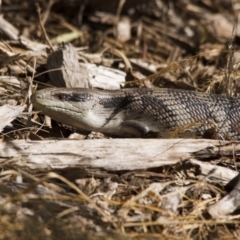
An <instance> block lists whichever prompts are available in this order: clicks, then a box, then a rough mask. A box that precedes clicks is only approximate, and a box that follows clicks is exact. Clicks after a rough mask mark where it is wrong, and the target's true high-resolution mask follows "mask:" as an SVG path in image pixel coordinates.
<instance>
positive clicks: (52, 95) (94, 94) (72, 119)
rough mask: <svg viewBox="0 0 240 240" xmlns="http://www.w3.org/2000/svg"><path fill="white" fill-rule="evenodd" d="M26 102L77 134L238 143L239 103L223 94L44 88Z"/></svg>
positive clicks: (144, 89) (180, 91)
mask: <svg viewBox="0 0 240 240" xmlns="http://www.w3.org/2000/svg"><path fill="white" fill-rule="evenodd" d="M32 102H33V105H34V107H35V108H36V109H38V110H41V111H42V112H43V113H44V114H46V115H48V116H50V117H51V118H53V119H54V120H56V121H59V122H62V123H64V124H67V125H70V126H72V127H74V128H77V129H81V130H87V131H98V132H102V133H106V134H111V135H119V136H137V137H139V136H145V135H148V134H149V133H157V134H158V135H159V136H160V137H162V138H169V137H171V136H177V137H195V136H197V135H200V136H202V135H206V133H208V132H209V130H210V129H211V137H212V136H214V137H217V138H221V139H229V138H232V139H240V111H239V109H240V101H239V100H238V99H236V98H231V97H225V96H223V95H215V94H204V93H198V92H194V91H184V90H177V89H147V88H131V89H121V90H114V91H107V90H96V89H81V88H75V89H74V88H73V89H66V88H48V89H43V90H40V91H37V92H36V93H35V94H34V95H33V97H32ZM183 130H184V131H185V133H183V132H184V131H183ZM186 130H187V131H186ZM213 130H214V131H213ZM213 132H214V134H212V133H213ZM186 133H187V134H186Z"/></svg>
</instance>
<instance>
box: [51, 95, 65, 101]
mask: <svg viewBox="0 0 240 240" xmlns="http://www.w3.org/2000/svg"><path fill="white" fill-rule="evenodd" d="M54 97H55V98H57V99H58V100H60V101H66V100H67V95H66V94H64V93H59V94H55V95H54Z"/></svg>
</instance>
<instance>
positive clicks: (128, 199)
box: [0, 0, 240, 240]
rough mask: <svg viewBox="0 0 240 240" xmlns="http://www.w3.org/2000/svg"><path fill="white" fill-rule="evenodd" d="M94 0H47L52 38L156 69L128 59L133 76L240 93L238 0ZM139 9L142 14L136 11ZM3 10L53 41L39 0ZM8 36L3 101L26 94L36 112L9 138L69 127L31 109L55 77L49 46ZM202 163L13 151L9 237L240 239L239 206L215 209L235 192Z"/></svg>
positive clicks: (3, 222)
mask: <svg viewBox="0 0 240 240" xmlns="http://www.w3.org/2000/svg"><path fill="white" fill-rule="evenodd" d="M89 2H90V3H88V4H87V3H82V4H79V2H78V1H74V0H73V1H59V2H58V3H55V4H54V2H53V1H45V0H42V1H39V6H40V8H41V10H42V11H41V20H40V21H41V28H42V29H45V31H46V34H47V35H48V37H49V39H50V41H51V39H53V38H54V41H55V42H54V44H53V46H56V40H57V41H58V43H61V42H62V41H67V40H66V39H71V42H72V44H73V45H74V46H78V47H79V46H81V47H83V46H84V47H86V46H87V47H88V51H87V52H83V53H81V54H83V55H84V56H85V59H86V56H87V54H88V53H95V55H94V58H93V57H92V58H91V59H92V60H91V62H93V63H96V62H97V64H102V65H106V66H109V65H110V66H112V67H115V68H119V69H122V70H124V69H123V66H122V63H123V62H124V63H125V64H126V66H127V67H128V68H130V67H132V68H134V69H136V72H141V73H142V74H144V75H145V76H148V77H146V78H142V77H139V78H138V77H137V76H139V75H137V74H136V73H135V74H136V75H134V74H133V72H131V70H130V69H127V70H128V71H129V72H130V75H129V76H128V78H129V79H128V80H129V84H130V86H143V85H147V84H149V82H150V83H151V84H153V85H154V86H157V87H174V88H183V89H192V90H197V91H205V92H210V93H222V94H227V95H230V96H238V93H239V86H240V85H239V79H240V70H239V66H240V64H239V59H240V57H239V56H240V53H239V50H238V49H239V45H240V43H239V39H240V36H239V35H237V31H236V23H237V20H236V19H237V11H238V10H237V1H236V2H234V1H230V0H229V1H220V2H219V3H217V4H214V2H215V1H176V2H177V3H175V2H174V3H172V4H167V3H165V2H167V1H149V3H148V4H146V3H145V1H134V0H133V1H126V3H125V5H123V9H120V8H119V9H120V10H122V11H120V10H119V11H117V9H118V2H117V1H112V3H110V2H109V1H108V2H109V5H108V4H106V9H105V7H104V6H101V4H98V3H94V1H89ZM115 2H116V3H115ZM195 2H198V5H197V4H196V3H195ZM156 3H158V4H159V5H155V4H156ZM121 4H124V1H121ZM79 5H80V6H79ZM121 7H122V6H121ZM14 9H16V10H14ZM129 9H132V11H133V15H127V14H128V10H129ZM97 10H98V11H103V13H104V14H103V15H99V14H98V13H97V12H96V11H97ZM106 11H108V13H109V17H108V18H107V20H106V19H105V18H104V17H103V16H108V15H107V14H106ZM117 12H118V18H117V19H118V21H120V20H119V19H120V18H119V16H121V15H126V16H128V17H129V18H130V21H131V24H132V25H131V36H130V39H129V40H128V41H127V42H124V43H123V42H121V41H119V40H118V39H117V35H116V34H115V33H114V31H116V29H117V28H116V26H117V22H116V21H115V15H116V13H117ZM2 13H3V14H4V18H5V20H6V21H7V22H9V23H11V24H13V25H14V26H15V27H16V28H17V30H18V31H19V32H18V34H23V36H24V37H25V38H29V39H31V40H32V41H33V43H34V42H35V43H36V45H37V43H41V42H45V39H46V38H44V37H43V35H42V30H41V28H40V24H39V20H38V15H37V14H36V11H35V6H34V5H32V1H22V4H21V5H19V3H18V1H14V0H8V1H7V0H6V1H3V6H2ZM106 21H107V22H106ZM77 23H82V24H80V26H78V25H77ZM234 27H235V30H233V29H234ZM8 29H9V28H8ZM113 29H114V30H113ZM73 33H74V34H73ZM18 34H17V35H16V36H18ZM238 34H239V33H238ZM56 36H57V37H58V38H56ZM1 39H2V40H1V42H0V72H1V74H2V76H0V93H1V99H0V102H1V105H3V104H6V102H7V103H9V102H10V101H14V102H15V104H20V103H21V104H23V103H24V104H26V115H22V116H19V118H18V119H17V120H15V121H14V122H13V126H12V127H10V128H9V129H5V132H3V133H2V135H1V140H2V141H11V140H13V139H27V138H30V139H33V140H36V139H41V138H44V137H48V138H52V137H61V136H62V137H67V136H68V135H69V133H68V130H64V129H62V128H61V130H59V127H58V126H57V125H56V124H53V128H52V129H48V128H46V127H42V126H41V127H40V128H39V124H37V123H36V121H37V120H38V115H36V114H33V115H31V112H32V108H31V101H30V95H31V93H32V91H34V90H35V89H36V88H37V85H39V86H41V84H46V82H47V80H48V76H47V75H46V74H45V64H46V57H47V54H46V52H45V51H43V50H42V49H38V50H37V48H35V51H34V54H33V52H31V51H30V50H29V49H27V48H26V47H24V45H22V44H20V41H18V39H17V38H14V37H10V35H8V34H7V33H6V32H5V33H2V35H1ZM9 39H11V40H9ZM58 39H59V40H58ZM38 47H39V48H40V46H38ZM31 50H33V49H31ZM37 53H38V54H37ZM97 54H98V55H97ZM88 57H89V56H88ZM87 59H88V60H89V58H87ZM136 60H138V61H136ZM125 70H126V69H125ZM3 76H7V77H8V80H7V81H4V77H3ZM141 76H142V75H141ZM31 119H32V122H31ZM33 120H34V121H35V122H33ZM60 131H62V132H61V133H59V132H60ZM22 158H23V159H24V156H22ZM231 160H232V159H230V161H229V162H231ZM229 162H228V164H225V165H227V166H226V167H231V168H236V169H237V170H239V167H238V163H234V164H235V165H234V164H231V163H229ZM232 162H233V161H232ZM218 164H222V163H221V161H219V163H218ZM223 164H224V163H223ZM198 170H199V169H197V168H190V169H187V170H186V169H184V168H183V166H181V164H179V165H176V166H168V167H164V168H156V169H148V170H146V171H138V170H135V171H129V172H105V171H103V170H101V169H71V168H68V167H66V169H65V170H61V171H60V170H59V172H58V173H53V172H48V173H46V172H39V171H37V170H36V171H35V172H32V171H29V170H26V169H25V171H23V170H22V169H15V167H14V162H11V161H6V162H5V163H4V164H2V166H1V174H0V204H1V207H0V216H1V217H0V239H33V238H34V239H126V236H127V238H128V239H185V240H186V239H239V238H240V232H239V227H240V218H239V216H238V215H237V214H239V213H238V212H236V213H234V215H232V216H226V217H225V218H223V219H217V220H213V219H212V218H211V217H210V215H209V214H208V212H207V209H208V206H209V205H211V204H213V203H215V202H217V201H219V199H221V198H222V197H223V196H224V195H226V192H225V190H224V186H223V185H222V184H221V183H215V182H214V181H213V179H211V177H208V176H207V177H206V178H205V179H199V172H198Z"/></svg>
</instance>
